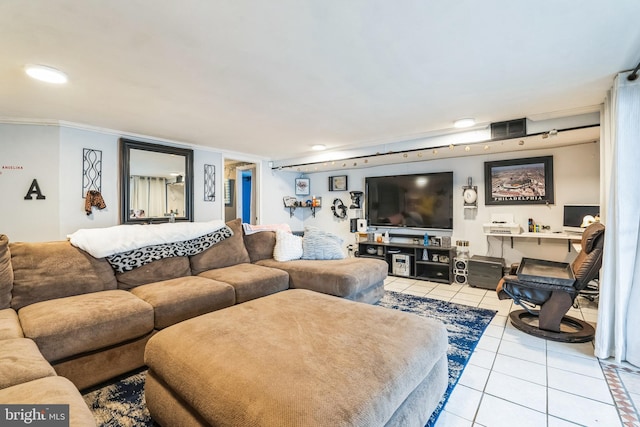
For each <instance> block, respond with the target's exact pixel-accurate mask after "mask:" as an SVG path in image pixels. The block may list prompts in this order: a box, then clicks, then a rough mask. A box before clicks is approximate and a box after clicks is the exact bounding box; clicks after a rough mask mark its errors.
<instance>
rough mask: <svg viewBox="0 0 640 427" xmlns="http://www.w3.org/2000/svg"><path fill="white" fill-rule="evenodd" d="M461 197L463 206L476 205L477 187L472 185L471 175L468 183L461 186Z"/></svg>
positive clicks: (473, 206) (471, 206) (470, 207)
mask: <svg viewBox="0 0 640 427" xmlns="http://www.w3.org/2000/svg"><path fill="white" fill-rule="evenodd" d="M462 199H463V200H464V207H465V208H467V209H473V208H477V207H478V187H477V186H475V185H473V183H472V180H471V177H469V181H468V185H465V186H464V187H462Z"/></svg>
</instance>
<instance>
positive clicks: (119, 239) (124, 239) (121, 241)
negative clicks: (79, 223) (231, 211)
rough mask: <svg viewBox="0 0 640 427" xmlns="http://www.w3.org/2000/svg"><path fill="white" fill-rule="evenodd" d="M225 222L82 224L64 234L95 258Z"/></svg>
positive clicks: (192, 234)
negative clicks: (95, 226)
mask: <svg viewBox="0 0 640 427" xmlns="http://www.w3.org/2000/svg"><path fill="white" fill-rule="evenodd" d="M224 226H225V223H224V221H222V220H215V221H209V222H176V223H164V224H152V225H142V224H135V225H116V226H113V227H107V228H83V229H80V230H78V231H76V232H75V233H72V234H70V235H68V236H67V237H68V238H69V241H70V242H71V244H72V245H73V246H76V247H78V248H80V249H82V250H83V251H86V252H88V253H89V254H91V255H92V256H93V257H95V258H104V257H107V256H110V255H114V254H118V253H121V252H126V251H130V250H132V249H138V248H143V247H145V246H151V245H159V244H162V243H174V242H182V241H184V240H190V239H195V238H197V237H200V236H204V235H205V234H209V233H211V232H213V231H216V230H219V229H221V228H222V227H224Z"/></svg>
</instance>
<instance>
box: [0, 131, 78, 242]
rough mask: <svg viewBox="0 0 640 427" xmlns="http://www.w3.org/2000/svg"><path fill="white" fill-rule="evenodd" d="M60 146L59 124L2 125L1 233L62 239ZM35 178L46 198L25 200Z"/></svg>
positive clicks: (27, 238)
mask: <svg viewBox="0 0 640 427" xmlns="http://www.w3.org/2000/svg"><path fill="white" fill-rule="evenodd" d="M58 147H59V128H58V127H57V126H33V125H20V126H15V125H7V124H0V196H1V197H0V200H2V202H1V205H0V233H2V234H6V235H7V236H9V239H10V240H14V241H15V240H55V239H57V238H58V236H59V228H60V226H59V223H60V221H59V207H60V199H59V175H58V170H59V149H58ZM16 168H17V169H16ZM34 179H37V180H38V185H39V187H40V190H41V192H42V194H43V195H44V196H45V197H46V199H44V200H36V197H35V195H34V196H33V199H32V200H25V199H24V197H25V195H26V194H27V192H28V190H29V188H30V186H31V183H32V181H33V180H34ZM78 191H80V190H78Z"/></svg>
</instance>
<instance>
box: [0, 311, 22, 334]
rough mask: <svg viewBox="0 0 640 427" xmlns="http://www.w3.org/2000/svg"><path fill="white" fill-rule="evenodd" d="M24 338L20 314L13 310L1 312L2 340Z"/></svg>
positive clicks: (0, 332) (0, 327)
mask: <svg viewBox="0 0 640 427" xmlns="http://www.w3.org/2000/svg"><path fill="white" fill-rule="evenodd" d="M22 337H24V334H23V333H22V326H20V319H18V313H16V311H15V310H14V309H12V308H5V309H4V310H0V340H8V339H12V338H22Z"/></svg>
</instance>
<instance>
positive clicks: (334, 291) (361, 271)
mask: <svg viewBox="0 0 640 427" xmlns="http://www.w3.org/2000/svg"><path fill="white" fill-rule="evenodd" d="M257 264H258V265H262V266H265V267H272V268H279V269H282V270H284V271H286V272H287V273H289V287H290V288H292V289H293V288H298V289H310V290H312V291H316V292H322V293H325V294H329V295H335V296H339V297H343V298H348V299H354V298H355V296H356V295H358V294H360V293H361V292H362V291H364V290H365V289H367V288H369V287H370V286H372V285H376V284H380V285H382V282H384V279H385V278H386V277H387V272H388V268H389V267H388V266H387V263H386V262H384V261H382V260H379V259H372V258H345V259H341V260H304V259H300V260H296V261H287V262H278V261H276V260H274V259H270V260H266V259H265V260H262V261H258V263H257Z"/></svg>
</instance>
